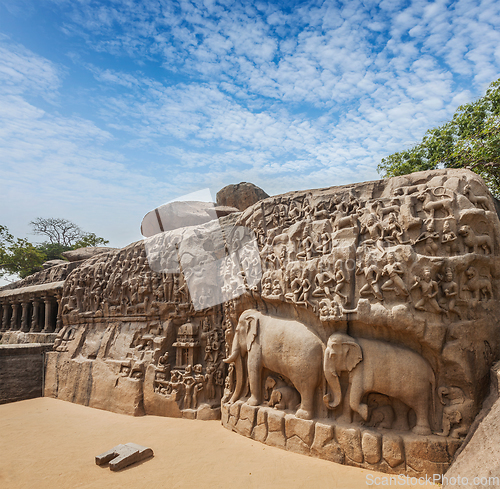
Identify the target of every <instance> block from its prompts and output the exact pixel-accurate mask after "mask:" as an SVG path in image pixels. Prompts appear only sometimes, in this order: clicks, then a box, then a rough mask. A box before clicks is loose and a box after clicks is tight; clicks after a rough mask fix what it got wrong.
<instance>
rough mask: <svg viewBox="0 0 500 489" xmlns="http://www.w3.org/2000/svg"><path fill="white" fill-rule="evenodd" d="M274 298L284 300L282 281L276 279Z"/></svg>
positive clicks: (273, 291)
mask: <svg viewBox="0 0 500 489" xmlns="http://www.w3.org/2000/svg"><path fill="white" fill-rule="evenodd" d="M272 296H273V298H275V299H283V289H282V288H281V283H280V281H279V280H278V279H277V278H276V279H274V282H273V290H272Z"/></svg>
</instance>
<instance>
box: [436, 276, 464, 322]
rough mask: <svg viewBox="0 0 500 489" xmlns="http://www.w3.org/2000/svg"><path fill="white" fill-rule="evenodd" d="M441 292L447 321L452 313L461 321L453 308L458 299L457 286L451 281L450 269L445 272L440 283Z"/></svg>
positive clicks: (460, 315) (459, 314)
mask: <svg viewBox="0 0 500 489" xmlns="http://www.w3.org/2000/svg"><path fill="white" fill-rule="evenodd" d="M441 290H442V291H443V299H442V303H443V304H444V309H445V311H446V316H447V317H448V319H450V316H451V313H452V312H454V313H455V314H456V315H457V316H458V317H459V318H460V319H462V314H461V313H460V311H458V310H457V309H456V308H455V304H456V301H457V297H458V285H457V283H456V282H455V281H454V280H453V270H452V269H451V268H450V267H448V268H447V269H446V270H445V276H444V279H443V280H442V281H441Z"/></svg>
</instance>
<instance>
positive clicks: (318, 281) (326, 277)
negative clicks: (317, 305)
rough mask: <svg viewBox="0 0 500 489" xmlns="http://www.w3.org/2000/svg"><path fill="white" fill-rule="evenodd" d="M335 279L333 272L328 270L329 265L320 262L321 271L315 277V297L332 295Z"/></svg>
mask: <svg viewBox="0 0 500 489" xmlns="http://www.w3.org/2000/svg"><path fill="white" fill-rule="evenodd" d="M334 283H335V281H334V278H333V276H332V274H331V273H330V272H329V271H328V267H327V265H325V264H324V263H323V262H320V265H319V271H318V273H317V274H316V276H315V277H314V284H315V286H316V288H315V289H314V291H313V293H312V296H313V297H329V298H331V297H332V292H333V290H332V288H333V285H334Z"/></svg>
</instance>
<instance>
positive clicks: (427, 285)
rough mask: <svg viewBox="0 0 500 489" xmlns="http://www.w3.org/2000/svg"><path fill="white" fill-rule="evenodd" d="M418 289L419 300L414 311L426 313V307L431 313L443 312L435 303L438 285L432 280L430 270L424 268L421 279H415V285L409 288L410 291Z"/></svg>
mask: <svg viewBox="0 0 500 489" xmlns="http://www.w3.org/2000/svg"><path fill="white" fill-rule="evenodd" d="M416 288H420V291H421V298H420V300H419V301H417V303H416V304H415V309H418V310H419V311H427V307H426V306H427V305H428V306H429V307H430V308H431V309H432V311H433V312H437V313H440V312H445V311H443V309H442V308H441V306H440V305H439V304H438V302H437V299H436V297H437V294H438V291H439V289H438V284H437V282H436V281H435V280H432V275H431V270H430V268H424V271H423V274H422V277H421V278H420V277H415V283H414V284H413V285H412V286H411V289H410V290H413V289H416Z"/></svg>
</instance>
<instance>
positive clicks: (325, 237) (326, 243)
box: [319, 230, 332, 255]
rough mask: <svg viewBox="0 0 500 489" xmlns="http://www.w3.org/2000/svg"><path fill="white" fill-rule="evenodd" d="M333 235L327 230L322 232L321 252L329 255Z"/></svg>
mask: <svg viewBox="0 0 500 489" xmlns="http://www.w3.org/2000/svg"><path fill="white" fill-rule="evenodd" d="M331 246H332V237H331V235H330V233H329V232H327V231H326V230H325V231H323V233H321V238H320V246H319V252H320V253H321V254H322V255H327V254H328V253H330V251H331Z"/></svg>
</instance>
